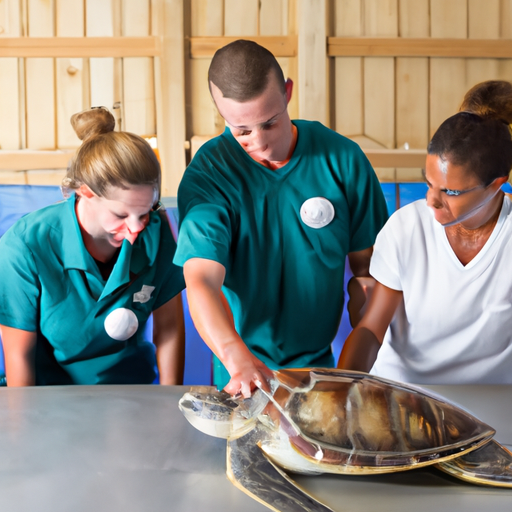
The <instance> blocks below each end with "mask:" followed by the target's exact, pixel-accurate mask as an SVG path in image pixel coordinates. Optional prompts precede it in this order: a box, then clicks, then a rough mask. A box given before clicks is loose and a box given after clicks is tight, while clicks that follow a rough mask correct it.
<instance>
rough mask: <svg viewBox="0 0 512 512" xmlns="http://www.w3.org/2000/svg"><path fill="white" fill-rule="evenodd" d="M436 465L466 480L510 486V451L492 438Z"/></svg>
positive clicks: (511, 453) (511, 467)
mask: <svg viewBox="0 0 512 512" xmlns="http://www.w3.org/2000/svg"><path fill="white" fill-rule="evenodd" d="M436 467H437V468H439V469H440V470H442V471H444V472H446V473H448V474H450V475H452V476H454V477H455V478H459V479H460V480H465V481H466V482H471V483H474V484H480V485H490V486H493V487H511V488H512V452H510V451H509V450H508V449H507V448H505V447H504V446H502V445H501V444H500V443H498V442H497V441H495V440H494V439H493V440H492V441H490V442H489V443H487V444H485V445H484V446H482V447H481V448H478V449H477V450H474V451H472V452H469V453H468V454H466V455H463V456H462V457H457V458H456V459H452V460H449V461H447V462H441V463H439V464H436Z"/></svg>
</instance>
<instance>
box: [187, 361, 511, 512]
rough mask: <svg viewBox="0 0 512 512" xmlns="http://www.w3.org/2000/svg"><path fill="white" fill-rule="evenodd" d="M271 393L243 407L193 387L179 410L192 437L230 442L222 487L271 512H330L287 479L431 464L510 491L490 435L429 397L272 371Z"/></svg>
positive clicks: (338, 373) (328, 375) (339, 373)
mask: <svg viewBox="0 0 512 512" xmlns="http://www.w3.org/2000/svg"><path fill="white" fill-rule="evenodd" d="M269 385H270V392H266V391H264V390H263V389H257V390H256V391H255V392H254V393H253V395H252V397H251V398H248V399H243V398H233V397H231V396H229V395H228V394H227V393H225V392H223V391H212V388H211V387H194V388H192V389H191V390H190V391H189V392H188V393H185V395H184V396H183V397H182V398H181V400H180V403H179V406H180V409H181V411H182V412H183V414H184V415H185V417H186V418H187V420H188V421H189V422H190V423H191V424H192V425H193V426H194V427H196V428H197V429H199V430H201V431H202V432H204V433H206V434H209V435H212V436H216V437H222V438H226V439H227V440H228V446H227V475H228V477H229V479H230V480H231V481H232V482H233V483H234V484H235V485H236V486H237V487H239V488H241V489H242V490H243V491H244V492H246V493H247V494H249V495H251V496H252V497H253V498H255V499H256V500H258V501H260V502H261V503H263V504H265V505H266V506H267V507H269V508H271V509H273V510H276V511H279V512H288V511H295V510H306V511H309V512H326V511H329V510H331V509H330V508H328V507H326V506H325V505H323V504H322V503H320V502H318V501H317V500H316V499H315V498H313V497H312V496H310V495H308V494H306V493H305V492H304V491H303V490H302V489H300V488H298V487H297V486H296V485H295V484H294V482H293V480H292V479H291V478H290V477H289V476H288V474H287V473H286V472H292V473H304V474H320V473H338V474H356V475H364V474H376V473H389V472H397V471H405V470H409V469H414V468H419V467H422V466H426V465H431V464H435V465H436V466H437V467H438V468H439V469H441V470H443V471H445V472H447V473H450V474H451V475H453V476H455V477H457V478H460V479H462V480H467V481H470V482H473V483H480V484H486V485H492V486H504V487H512V453H511V452H509V451H508V450H507V449H506V448H504V447H502V446H501V445H499V444H498V443H497V442H496V441H494V440H492V439H491V438H492V437H493V435H494V434H495V430H494V429H493V428H492V427H490V426H489V425H486V424H485V423H483V422H482V421H480V420H479V419H477V418H475V417H474V416H473V415H471V414H470V413H468V412H467V411H465V410H463V409H461V408H460V407H458V406H456V405H455V404H453V403H450V402H449V401H447V400H446V399H444V398H442V397H439V396H437V395H434V394H433V393H430V392H427V391H425V390H423V389H420V388H418V387H414V386H411V385H407V384H403V383H399V382H393V381H390V380H386V379H382V378H379V377H375V376H373V375H369V374H367V373H362V372H353V371H347V370H336V369H325V368H310V369H293V370H280V371H276V372H274V378H273V379H272V380H271V381H270V382H269ZM285 471H286V472H285Z"/></svg>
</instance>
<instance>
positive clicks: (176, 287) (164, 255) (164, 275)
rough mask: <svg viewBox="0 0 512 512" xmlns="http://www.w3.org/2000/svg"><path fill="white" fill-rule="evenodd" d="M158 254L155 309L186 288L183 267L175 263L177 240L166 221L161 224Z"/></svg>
mask: <svg viewBox="0 0 512 512" xmlns="http://www.w3.org/2000/svg"><path fill="white" fill-rule="evenodd" d="M158 253H159V256H158V262H157V265H158V270H157V278H158V280H159V282H160V286H159V291H158V296H157V298H156V300H155V302H154V304H153V310H155V309H158V308H159V307H160V306H163V305H164V304H165V303H166V302H168V301H170V300H171V299H172V298H173V297H175V296H176V295H178V293H180V292H181V291H182V290H184V289H185V279H184V278H183V269H182V268H181V267H180V266H178V265H176V264H174V263H173V258H174V255H175V253H176V242H175V241H174V236H173V234H172V231H171V228H170V225H169V224H168V223H166V222H162V224H161V236H160V247H159V252H158Z"/></svg>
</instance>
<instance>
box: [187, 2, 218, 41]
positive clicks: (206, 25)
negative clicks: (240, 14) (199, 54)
mask: <svg viewBox="0 0 512 512" xmlns="http://www.w3.org/2000/svg"><path fill="white" fill-rule="evenodd" d="M190 9H191V35H192V36H193V37H194V36H222V35H223V33H224V1H223V0H191V7H190Z"/></svg>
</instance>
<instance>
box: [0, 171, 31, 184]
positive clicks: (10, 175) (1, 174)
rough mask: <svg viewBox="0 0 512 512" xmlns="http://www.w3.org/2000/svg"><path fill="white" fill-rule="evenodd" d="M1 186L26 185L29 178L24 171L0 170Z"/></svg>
mask: <svg viewBox="0 0 512 512" xmlns="http://www.w3.org/2000/svg"><path fill="white" fill-rule="evenodd" d="M0 184H2V185H26V184H27V177H26V173H25V172H23V171H2V170H1V169H0Z"/></svg>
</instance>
